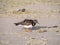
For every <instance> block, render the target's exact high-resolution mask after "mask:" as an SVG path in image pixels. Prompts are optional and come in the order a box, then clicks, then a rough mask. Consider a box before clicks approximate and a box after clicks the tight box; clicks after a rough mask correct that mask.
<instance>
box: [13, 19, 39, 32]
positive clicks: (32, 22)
mask: <svg viewBox="0 0 60 45" xmlns="http://www.w3.org/2000/svg"><path fill="white" fill-rule="evenodd" d="M37 23H39V22H38V21H37V20H36V19H34V20H32V19H24V20H23V21H21V22H17V23H14V24H15V25H16V26H21V27H24V28H25V29H26V30H25V31H26V32H30V28H33V27H34V26H35V25H36V24H37Z"/></svg>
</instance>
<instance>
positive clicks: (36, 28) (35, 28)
mask: <svg viewBox="0 0 60 45" xmlns="http://www.w3.org/2000/svg"><path fill="white" fill-rule="evenodd" d="M40 28H47V27H46V26H35V27H33V28H30V29H31V30H38V29H40Z"/></svg>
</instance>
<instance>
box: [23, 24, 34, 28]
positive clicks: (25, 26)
mask: <svg viewBox="0 0 60 45" xmlns="http://www.w3.org/2000/svg"><path fill="white" fill-rule="evenodd" d="M23 27H24V28H32V27H33V26H32V25H29V26H27V25H24V26H23Z"/></svg>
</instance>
